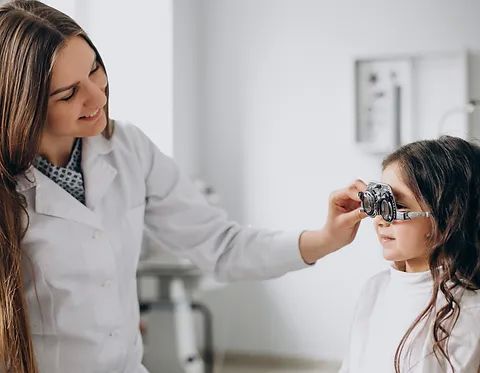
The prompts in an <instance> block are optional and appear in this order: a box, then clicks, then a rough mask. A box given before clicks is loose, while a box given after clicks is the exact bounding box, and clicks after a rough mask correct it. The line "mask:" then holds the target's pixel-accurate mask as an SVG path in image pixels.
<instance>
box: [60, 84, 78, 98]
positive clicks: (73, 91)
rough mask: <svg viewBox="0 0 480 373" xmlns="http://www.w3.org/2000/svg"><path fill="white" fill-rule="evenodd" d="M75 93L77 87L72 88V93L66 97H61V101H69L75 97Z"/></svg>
mask: <svg viewBox="0 0 480 373" xmlns="http://www.w3.org/2000/svg"><path fill="white" fill-rule="evenodd" d="M76 92H77V87H74V88H72V93H71V94H70V95H68V96H66V97H63V98H62V99H61V101H68V100H70V99H71V98H72V97H73V96H75V93H76Z"/></svg>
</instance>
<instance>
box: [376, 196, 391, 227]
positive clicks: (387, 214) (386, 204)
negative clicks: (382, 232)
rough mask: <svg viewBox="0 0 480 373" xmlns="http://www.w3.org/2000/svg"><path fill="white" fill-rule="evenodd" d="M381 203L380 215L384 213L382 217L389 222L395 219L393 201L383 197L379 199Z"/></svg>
mask: <svg viewBox="0 0 480 373" xmlns="http://www.w3.org/2000/svg"><path fill="white" fill-rule="evenodd" d="M379 204H380V215H382V218H383V219H384V220H385V221H388V222H391V221H393V219H394V216H393V215H394V212H393V205H392V202H391V201H390V200H389V199H387V198H383V199H381V200H380V201H379Z"/></svg>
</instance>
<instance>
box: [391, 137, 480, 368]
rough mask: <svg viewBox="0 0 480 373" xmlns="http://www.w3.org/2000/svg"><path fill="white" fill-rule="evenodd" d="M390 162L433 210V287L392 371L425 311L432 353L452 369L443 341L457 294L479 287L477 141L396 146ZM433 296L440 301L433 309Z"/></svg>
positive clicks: (479, 158) (450, 140)
mask: <svg viewBox="0 0 480 373" xmlns="http://www.w3.org/2000/svg"><path fill="white" fill-rule="evenodd" d="M393 163H395V164H397V165H398V166H399V168H400V170H401V174H402V175H401V176H402V180H403V181H404V182H405V183H406V184H407V186H408V187H409V188H410V190H411V191H412V192H413V193H414V195H415V197H416V199H417V201H418V202H419V203H420V205H421V206H423V207H424V208H425V209H426V210H427V211H431V212H432V213H433V219H432V234H431V236H430V239H429V242H428V244H429V247H430V248H431V249H430V255H429V267H430V271H431V273H432V276H433V293H432V297H431V299H430V301H429V303H428V305H427V307H426V308H425V309H424V310H423V311H422V313H421V314H420V315H418V317H417V318H416V320H415V321H414V322H413V324H412V325H411V326H410V328H409V329H408V330H407V332H406V333H405V335H404V336H403V338H402V340H401V342H400V344H399V346H398V348H397V351H396V353H395V360H394V364H395V372H396V373H399V372H400V361H401V356H402V353H403V350H404V348H405V346H406V345H407V342H408V339H409V337H410V336H411V335H412V331H413V330H414V329H415V327H417V326H418V324H419V323H420V322H421V321H422V320H425V319H427V318H429V317H430V316H432V317H434V321H433V338H434V341H433V352H434V354H435V357H436V358H437V360H438V362H439V364H440V365H441V366H446V364H448V365H449V366H450V368H451V369H452V371H454V367H453V365H452V363H451V361H450V355H449V351H448V341H449V337H450V334H451V332H452V329H453V327H454V326H455V323H456V321H457V320H458V317H459V315H460V299H461V297H462V295H463V293H464V292H465V291H469V290H477V289H479V288H480V260H479V258H480V147H479V146H478V145H476V144H474V143H472V142H468V141H465V140H462V139H460V138H457V137H451V136H442V137H441V138H439V139H438V140H424V141H417V142H413V143H410V144H407V145H405V146H402V147H401V148H399V149H398V150H396V151H395V152H393V153H392V154H390V155H389V156H387V157H386V158H385V160H384V161H383V163H382V168H383V169H385V168H386V167H387V166H389V165H390V164H393ZM442 298H443V299H442ZM439 299H441V300H442V303H441V304H444V305H443V306H441V307H440V308H438V309H437V306H436V305H437V300H439ZM443 300H444V302H443Z"/></svg>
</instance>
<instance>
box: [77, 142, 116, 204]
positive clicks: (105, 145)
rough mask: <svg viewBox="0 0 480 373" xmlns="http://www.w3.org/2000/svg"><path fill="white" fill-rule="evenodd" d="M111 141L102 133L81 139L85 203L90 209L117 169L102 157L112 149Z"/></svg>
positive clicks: (104, 191) (106, 187)
mask: <svg viewBox="0 0 480 373" xmlns="http://www.w3.org/2000/svg"><path fill="white" fill-rule="evenodd" d="M112 142H113V140H111V139H110V140H108V139H106V138H105V137H104V136H103V135H98V136H93V137H86V138H83V140H82V170H83V183H84V186H85V203H86V205H87V207H88V208H90V209H91V210H95V208H96V206H97V205H98V202H99V201H100V200H101V199H102V197H103V196H104V195H105V193H106V192H107V190H108V188H109V187H110V185H111V184H112V182H113V180H114V179H115V176H116V175H117V169H116V168H115V167H114V166H113V165H111V164H110V163H109V162H108V161H107V159H106V157H103V156H104V155H107V154H108V153H110V152H111V151H112V149H113V144H112Z"/></svg>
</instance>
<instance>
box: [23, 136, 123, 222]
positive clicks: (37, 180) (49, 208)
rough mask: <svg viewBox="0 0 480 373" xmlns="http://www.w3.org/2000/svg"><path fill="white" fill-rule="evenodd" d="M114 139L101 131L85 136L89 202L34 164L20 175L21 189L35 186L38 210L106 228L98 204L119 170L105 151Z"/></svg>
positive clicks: (83, 159) (83, 150) (86, 196)
mask: <svg viewBox="0 0 480 373" xmlns="http://www.w3.org/2000/svg"><path fill="white" fill-rule="evenodd" d="M112 149H113V147H112V141H111V140H108V139H106V138H105V137H103V135H98V136H94V137H89V138H83V139H82V170H83V176H84V186H85V200H86V206H85V205H83V204H82V203H81V202H80V201H78V200H77V199H76V198H75V197H73V196H71V195H70V194H69V193H68V192H67V191H65V190H64V189H63V188H62V187H60V186H59V185H57V184H56V183H55V182H54V181H52V180H51V179H50V178H48V177H47V176H45V175H44V174H42V173H41V172H40V171H39V170H37V169H36V168H35V167H33V166H31V167H30V168H29V169H28V170H27V171H26V172H25V174H24V175H19V176H17V178H16V179H17V191H19V192H25V191H27V190H28V189H31V188H33V187H35V188H36V190H35V206H34V208H35V212H37V213H39V214H45V215H50V216H56V217H60V218H64V219H68V220H74V221H77V222H79V223H83V224H87V225H89V226H92V227H95V228H97V229H102V224H101V221H100V218H99V216H98V214H96V213H95V208H96V206H97V204H98V202H99V201H100V200H101V198H102V197H103V196H104V195H105V193H106V192H107V190H108V188H109V187H110V185H111V184H112V182H113V180H114V178H115V176H116V174H117V170H116V168H115V167H114V166H112V165H111V164H110V163H108V161H107V160H106V159H105V158H104V157H100V156H102V155H106V154H108V153H110V152H111V151H112Z"/></svg>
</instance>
